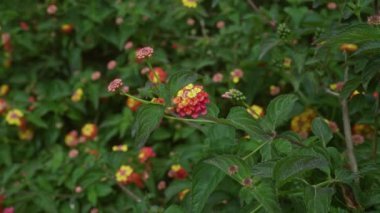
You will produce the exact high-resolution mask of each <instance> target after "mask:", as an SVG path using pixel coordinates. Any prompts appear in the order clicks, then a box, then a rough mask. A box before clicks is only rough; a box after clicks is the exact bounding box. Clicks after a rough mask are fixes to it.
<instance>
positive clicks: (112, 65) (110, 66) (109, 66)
mask: <svg viewBox="0 0 380 213" xmlns="http://www.w3.org/2000/svg"><path fill="white" fill-rule="evenodd" d="M116 66H117V62H116V61H115V60H111V61H109V62H108V63H107V69H108V70H113V69H115V68H116Z"/></svg>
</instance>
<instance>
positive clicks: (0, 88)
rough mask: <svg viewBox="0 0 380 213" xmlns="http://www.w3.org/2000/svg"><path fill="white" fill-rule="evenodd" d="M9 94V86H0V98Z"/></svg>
mask: <svg viewBox="0 0 380 213" xmlns="http://www.w3.org/2000/svg"><path fill="white" fill-rule="evenodd" d="M8 92H9V85H8V84H3V85H1V86H0V96H5V95H6V94H8Z"/></svg>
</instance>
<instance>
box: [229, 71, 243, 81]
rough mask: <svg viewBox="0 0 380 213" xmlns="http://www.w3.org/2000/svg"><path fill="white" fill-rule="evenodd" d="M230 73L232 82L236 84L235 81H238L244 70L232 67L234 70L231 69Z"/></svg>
mask: <svg viewBox="0 0 380 213" xmlns="http://www.w3.org/2000/svg"><path fill="white" fill-rule="evenodd" d="M230 75H231V78H232V82H234V83H235V84H237V83H239V81H240V79H241V78H242V77H243V76H244V72H243V70H241V69H234V70H232V72H231V73H230Z"/></svg>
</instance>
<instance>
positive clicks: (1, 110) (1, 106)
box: [0, 98, 8, 115]
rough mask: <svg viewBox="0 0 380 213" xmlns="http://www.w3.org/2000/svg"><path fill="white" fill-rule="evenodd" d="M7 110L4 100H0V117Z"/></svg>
mask: <svg viewBox="0 0 380 213" xmlns="http://www.w3.org/2000/svg"><path fill="white" fill-rule="evenodd" d="M7 109H8V104H7V102H6V101H5V100H4V99H1V98H0V115H1V114H3V113H5V112H6V111H7Z"/></svg>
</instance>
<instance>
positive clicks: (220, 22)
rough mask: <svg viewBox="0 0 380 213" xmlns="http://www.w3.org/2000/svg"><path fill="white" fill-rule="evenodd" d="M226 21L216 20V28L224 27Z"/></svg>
mask: <svg viewBox="0 0 380 213" xmlns="http://www.w3.org/2000/svg"><path fill="white" fill-rule="evenodd" d="M225 25H226V23H225V22H224V21H218V22H216V28H218V29H223V28H224V27H225Z"/></svg>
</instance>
